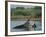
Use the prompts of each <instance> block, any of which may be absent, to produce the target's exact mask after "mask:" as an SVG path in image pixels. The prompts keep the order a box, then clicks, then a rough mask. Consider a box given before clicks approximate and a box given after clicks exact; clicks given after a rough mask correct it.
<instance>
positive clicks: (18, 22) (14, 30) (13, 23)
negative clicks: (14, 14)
mask: <svg viewBox="0 0 46 37" xmlns="http://www.w3.org/2000/svg"><path fill="white" fill-rule="evenodd" d="M25 22H26V20H25V21H17V20H12V21H11V27H10V28H11V32H20V31H26V30H25V29H24V28H23V29H13V28H14V27H16V26H18V25H22V24H23V23H25ZM31 22H35V24H36V28H35V31H40V30H42V23H41V21H30V23H31Z"/></svg>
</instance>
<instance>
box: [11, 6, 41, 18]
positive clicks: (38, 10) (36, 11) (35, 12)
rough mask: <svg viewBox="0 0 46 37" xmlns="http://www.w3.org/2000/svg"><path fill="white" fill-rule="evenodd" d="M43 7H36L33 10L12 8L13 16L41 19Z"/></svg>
mask: <svg viewBox="0 0 46 37" xmlns="http://www.w3.org/2000/svg"><path fill="white" fill-rule="evenodd" d="M41 10H42V8H41V6H34V7H33V8H24V7H16V8H11V16H32V17H34V18H39V17H41V14H42V11H41Z"/></svg>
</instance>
